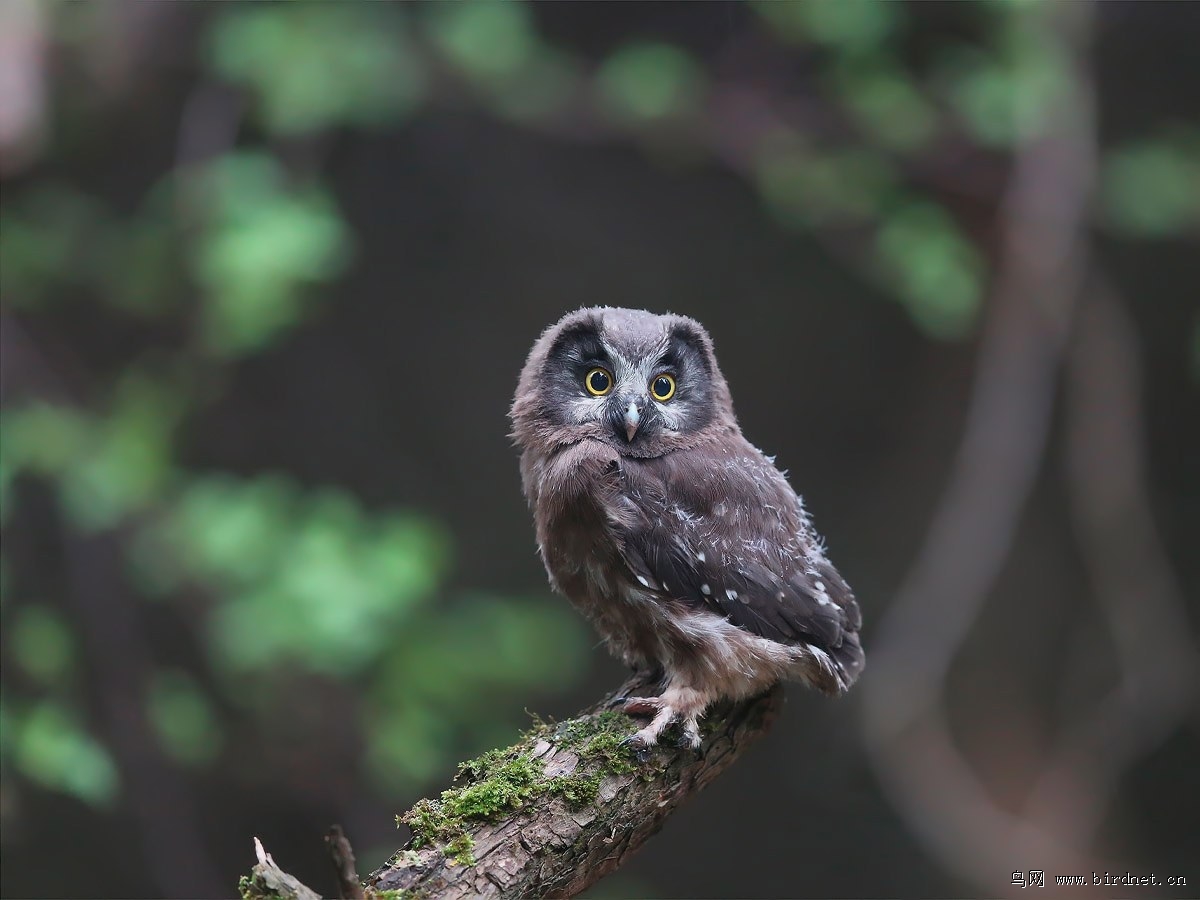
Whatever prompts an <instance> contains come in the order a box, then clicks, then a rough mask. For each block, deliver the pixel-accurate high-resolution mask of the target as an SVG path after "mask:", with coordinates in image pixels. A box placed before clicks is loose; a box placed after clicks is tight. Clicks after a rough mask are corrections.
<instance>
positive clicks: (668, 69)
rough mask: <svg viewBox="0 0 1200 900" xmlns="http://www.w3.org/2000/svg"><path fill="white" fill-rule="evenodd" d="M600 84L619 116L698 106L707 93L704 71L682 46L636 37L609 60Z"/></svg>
mask: <svg viewBox="0 0 1200 900" xmlns="http://www.w3.org/2000/svg"><path fill="white" fill-rule="evenodd" d="M596 88H597V90H598V91H599V93H600V98H601V100H602V101H603V102H604V104H605V105H606V106H607V107H608V108H609V109H610V110H611V111H612V112H613V113H614V114H616V115H617V116H620V117H622V118H630V119H634V120H653V119H660V118H664V117H667V116H675V115H681V114H686V113H689V112H692V111H693V110H695V109H696V108H697V107H698V106H699V105H700V102H701V99H702V97H703V93H704V73H703V71H702V70H701V68H700V66H699V65H698V64H697V63H696V62H695V61H694V60H693V59H692V57H691V56H689V55H688V53H687V52H685V51H684V50H682V49H680V48H679V47H675V46H672V45H670V44H660V43H652V42H647V41H634V42H631V43H628V44H626V45H624V46H623V47H621V48H619V49H618V50H617V51H616V52H614V53H613V54H612V55H611V56H610V57H609V58H608V59H607V60H605V62H604V64H603V65H602V66H601V67H600V71H599V72H598V73H597V75H596Z"/></svg>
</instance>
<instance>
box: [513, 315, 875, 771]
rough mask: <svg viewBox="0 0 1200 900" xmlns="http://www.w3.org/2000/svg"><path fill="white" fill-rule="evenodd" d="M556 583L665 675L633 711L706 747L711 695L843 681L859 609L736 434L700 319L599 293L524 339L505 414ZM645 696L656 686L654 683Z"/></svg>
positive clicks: (603, 630) (652, 732)
mask: <svg viewBox="0 0 1200 900" xmlns="http://www.w3.org/2000/svg"><path fill="white" fill-rule="evenodd" d="M509 415H510V417H511V420H512V425H513V431H512V436H513V439H514V440H515V442H516V443H517V445H518V447H519V448H520V450H521V480H522V484H523V488H524V492H525V497H526V499H527V500H528V502H529V506H530V508H531V510H532V512H533V518H534V525H535V528H536V531H537V544H538V550H539V552H540V554H541V558H542V562H543V563H544V564H545V567H546V571H547V573H548V574H549V576H550V583H551V585H552V587H553V588H554V589H555V590H556V591H558V592H559V593H561V594H564V595H565V596H566V597H567V598H568V599H569V600H570V601H571V602H572V604H574V605H575V606H576V607H577V608H578V609H579V610H580V611H581V612H582V613H583V614H584V615H585V616H587V617H588V618H589V619H590V620H591V621H592V623H593V624H594V626H595V627H596V629H597V631H598V632H599V633H600V635H601V637H602V638H603V640H604V642H605V644H606V645H607V646H608V648H609V650H610V651H611V652H612V653H613V654H614V655H615V656H617V657H618V658H619V659H621V660H622V661H624V662H625V663H626V664H628V665H629V666H631V667H633V668H634V670H635V671H638V672H640V673H643V674H645V675H647V676H648V680H649V682H650V684H651V686H654V685H657V687H658V690H657V696H644V697H636V696H635V697H629V698H627V699H625V700H624V708H625V711H626V712H628V713H629V714H630V715H633V716H637V717H639V718H641V717H645V718H648V719H649V723H648V724H647V725H646V726H645V727H644V728H642V729H641V730H639V731H637V732H636V733H635V734H633V735H631V736H630V743H631V744H632V745H633V746H634V748H635V749H636V750H639V751H645V750H646V749H647V748H649V747H651V746H653V745H654V744H656V743H657V742H658V739H659V737H660V735H661V734H662V732H663V730H664V729H665V728H667V727H668V726H669V725H671V724H673V723H678V724H679V726H680V728H681V743H683V744H685V745H690V746H692V747H699V745H700V730H699V724H698V723H699V719H700V717H701V716H702V715H703V714H704V711H705V710H706V709H707V708H708V707H709V705H710V704H712V703H714V702H716V701H718V700H722V699H734V700H737V699H742V698H746V697H751V696H754V695H755V694H758V693H760V692H762V691H764V690H765V689H767V688H768V687H770V686H771V685H773V684H775V683H776V682H778V681H780V680H782V679H797V680H799V681H802V682H806V683H808V684H809V685H811V686H813V687H815V688H817V689H818V690H821V691H823V692H825V693H826V694H839V693H841V692H843V691H846V690H847V689H848V688H849V687H850V685H851V684H853V683H854V681H855V679H856V678H858V675H859V673H860V672H861V671H862V669H863V663H864V657H863V651H862V645H861V644H860V642H859V635H858V632H859V628H860V626H861V623H862V619H861V615H860V613H859V609H858V604H857V603H856V602H855V599H854V595H853V594H852V593H851V591H850V588H849V586H848V585H847V584H846V582H845V581H844V580H843V579H842V577H841V576H840V575H839V574H838V572H837V570H836V569H835V568H834V567H833V565H832V564H831V563H830V562H829V560H828V559H827V558H826V556H825V550H824V547H823V546H822V542H821V539H820V537H818V535H817V534H816V532H815V531H814V530H813V527H812V524H811V523H810V521H809V517H808V514H807V513H806V512H805V509H804V504H803V503H802V501H801V499H800V498H799V497H798V496H797V495H796V493H795V492H794V491H793V490H792V488H791V487H790V486H789V484H788V482H787V480H786V478H785V477H784V475H783V473H781V472H780V471H779V470H778V469H777V468H776V467H775V465H774V461H773V459H772V458H771V457H768V456H765V455H764V454H763V453H762V451H760V450H759V449H758V448H756V447H755V446H754V445H752V444H751V443H750V442H749V441H747V440H746V438H745V437H743V436H742V432H741V429H740V428H739V427H738V423H737V419H736V418H735V417H734V413H733V401H732V399H731V397H730V394H729V388H728V387H727V385H726V383H725V378H724V376H723V375H722V374H721V370H720V368H718V366H717V360H716V357H715V355H714V353H713V344H712V340H711V339H710V338H709V336H708V333H707V332H706V331H705V330H704V328H703V327H702V326H701V325H700V323H698V322H696V321H694V320H693V319H689V318H686V317H684V316H677V315H655V314H653V313H649V312H644V311H641V310H630V309H616V308H611V307H597V308H592V309H580V310H577V311H575V312H573V313H570V314H568V315H567V316H565V317H564V318H563V319H562V320H560V321H559V322H558V323H556V324H555V325H552V326H551V327H550V328H548V329H547V330H546V331H545V332H544V333H543V334H542V335H541V337H540V338H538V340H537V342H536V343H535V344H534V345H533V349H532V350H531V351H530V354H529V358H528V360H527V361H526V363H525V367H524V369H523V371H522V372H521V377H520V381H519V383H518V385H517V392H516V397H515V399H514V400H513V404H512V408H511V410H510V413H509ZM646 693H647V694H654V693H655V691H653V690H650V691H647V692H646Z"/></svg>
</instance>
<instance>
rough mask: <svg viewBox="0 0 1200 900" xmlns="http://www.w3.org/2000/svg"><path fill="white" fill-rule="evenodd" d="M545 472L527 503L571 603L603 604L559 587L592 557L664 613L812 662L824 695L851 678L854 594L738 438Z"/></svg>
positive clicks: (771, 471) (858, 655)
mask: <svg viewBox="0 0 1200 900" xmlns="http://www.w3.org/2000/svg"><path fill="white" fill-rule="evenodd" d="M547 462H549V461H547ZM549 467H550V470H549V471H544V472H542V473H540V474H541V475H542V477H541V478H538V479H536V480H537V481H539V482H541V486H542V490H540V491H539V492H538V493H539V494H540V495H541V498H540V500H539V499H538V498H537V497H534V496H531V498H530V499H531V500H533V501H534V505H535V508H536V509H537V518H538V531H539V540H540V542H541V543H542V545H543V556H544V558H545V561H546V564H547V568H548V569H550V570H551V575H552V576H554V577H555V579H556V581H559V582H560V585H561V587H562V589H563V590H564V592H565V593H567V594H568V595H569V596H571V595H572V594H574V593H577V592H578V591H580V590H588V591H590V592H591V594H592V595H593V597H592V601H593V603H594V602H595V600H598V599H601V598H597V597H595V596H594V595H595V593H596V590H597V586H596V585H595V584H594V583H593V584H591V585H590V586H589V585H584V583H583V582H582V581H577V583H576V586H575V589H574V590H573V589H572V585H570V584H568V583H564V580H563V578H562V574H563V573H564V572H570V571H577V572H581V570H582V569H584V568H586V565H585V563H584V560H583V559H582V558H581V554H582V555H589V554H590V558H591V560H592V564H593V565H603V566H605V567H612V568H614V569H616V570H617V571H615V572H612V575H613V576H614V579H613V580H614V581H617V582H624V583H625V584H626V585H628V586H630V587H634V589H635V590H640V591H641V592H642V593H643V595H646V596H650V597H653V598H655V599H656V600H657V601H658V602H659V603H660V604H661V605H662V606H664V607H666V608H668V609H676V610H679V611H680V612H684V613H688V614H693V615H701V616H703V615H705V614H707V615H712V616H714V617H717V618H719V619H721V620H724V621H725V622H728V623H729V624H731V625H734V626H736V627H737V628H738V629H741V630H743V631H745V632H748V633H750V634H753V635H757V636H759V637H761V638H764V639H766V640H768V641H772V642H775V643H777V644H780V645H783V646H785V647H790V648H795V650H796V651H797V652H801V651H802V652H804V653H807V654H808V656H809V657H810V658H818V659H820V662H821V666H818V667H817V673H818V677H817V678H816V683H817V686H818V687H821V688H822V689H823V690H825V691H827V692H829V693H837V692H839V691H842V690H845V689H846V688H848V687H849V686H850V685H851V684H852V683H853V682H854V680H855V679H856V678H857V677H858V675H859V673H860V672H861V670H862V668H863V662H864V657H863V652H862V646H861V644H860V643H859V637H858V631H859V628H860V627H861V624H862V619H861V615H860V613H859V608H858V604H857V602H856V601H855V599H854V595H853V593H852V592H851V590H850V588H849V586H848V585H847V584H846V582H845V581H844V580H843V579H842V577H841V575H839V574H838V572H837V570H836V569H835V568H834V567H833V565H832V564H831V563H830V562H829V560H828V559H826V557H825V553H824V550H823V549H822V547H821V543H820V539H819V537H818V536H817V535H816V533H815V532H814V531H813V529H812V526H811V525H810V523H809V521H808V517H807V515H806V514H805V512H804V508H803V505H802V503H801V501H800V499H799V497H797V496H796V494H795V493H794V492H793V491H792V489H791V487H790V486H789V485H788V483H787V480H786V479H785V478H784V477H783V475H782V474H781V473H780V472H779V471H778V470H777V469H776V468H775V467H774V465H773V464H772V462H771V461H770V460H768V459H767V458H766V457H764V456H763V455H762V454H761V453H760V452H759V451H758V450H757V449H755V448H754V447H753V446H751V445H750V444H749V443H748V442H746V441H745V439H744V438H742V437H741V436H740V435H725V436H723V437H721V439H719V440H714V441H712V442H711V443H709V444H707V445H704V446H701V447H697V448H695V449H692V450H689V451H687V452H678V453H668V454H665V455H663V456H661V457H656V458H652V459H630V458H628V457H619V456H617V455H616V454H615V453H614V452H613V451H612V450H611V448H607V447H603V446H602V445H599V444H596V443H594V442H584V443H583V444H580V445H577V446H576V447H572V448H570V449H568V450H567V451H564V453H563V454H560V455H559V457H558V458H557V459H555V460H554V461H553V462H549ZM529 474H531V473H529ZM548 482H553V483H554V489H553V490H551V491H549V494H547V491H546V490H545V488H546V487H549V486H550V485H549V484H548ZM528 483H529V482H528V481H527V484H528ZM549 497H554V498H555V499H554V501H553V503H552V504H550V503H548V502H547V501H548V500H549ZM560 526H565V527H560ZM585 535H587V536H588V538H587V539H584V538H585ZM584 544H590V547H588V548H587V549H584V546H583V545H584ZM601 545H607V546H601ZM555 569H558V570H560V571H558V572H556V571H555ZM621 589H622V588H621V587H620V586H619V585H618V584H613V585H612V586H611V587H610V588H609V590H610V591H613V592H615V591H619V590H621ZM571 599H573V600H577V601H578V599H579V598H577V597H575V596H571ZM611 599H613V600H615V599H616V598H615V597H614V598H611ZM664 611H667V610H664ZM716 624H718V622H717V621H716V619H714V625H716Z"/></svg>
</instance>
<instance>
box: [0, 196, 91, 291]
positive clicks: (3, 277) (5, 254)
mask: <svg viewBox="0 0 1200 900" xmlns="http://www.w3.org/2000/svg"><path fill="white" fill-rule="evenodd" d="M5 199H6V206H9V208H8V209H5V210H4V211H3V212H2V213H0V259H3V260H4V264H3V265H0V294H2V295H3V296H4V299H5V301H6V302H7V303H11V304H12V305H13V306H15V307H18V308H20V307H35V306H37V305H39V304H41V303H42V302H43V301H44V300H45V299H46V298H47V297H49V296H50V295H51V294H52V292H53V290H54V289H55V288H57V287H60V286H62V285H82V284H87V283H88V282H89V280H90V278H91V276H92V274H93V273H94V271H95V270H96V268H97V266H98V264H99V262H100V259H99V258H98V256H97V253H96V252H95V246H96V243H97V241H96V238H97V236H98V235H101V234H103V233H104V229H105V226H106V225H107V216H106V215H105V213H104V211H103V209H102V208H101V206H100V204H99V203H98V202H97V201H96V200H95V199H94V198H92V197H89V196H87V195H86V194H83V193H81V192H79V191H77V190H75V189H73V188H70V187H67V186H65V185H60V184H55V183H50V184H45V185H42V186H40V187H38V188H35V189H33V190H31V191H30V192H28V193H27V194H24V195H20V196H19V197H18V199H17V201H16V202H15V203H13V204H12V205H11V206H10V205H9V204H8V202H7V200H8V198H7V197H6V198H5Z"/></svg>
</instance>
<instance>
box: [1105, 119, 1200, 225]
mask: <svg viewBox="0 0 1200 900" xmlns="http://www.w3.org/2000/svg"><path fill="white" fill-rule="evenodd" d="M1197 147H1200V141H1197V142H1195V143H1193V144H1192V146H1190V147H1189V146H1188V145H1187V143H1185V142H1184V141H1182V140H1172V139H1171V138H1168V137H1162V138H1155V139H1146V140H1142V141H1137V142H1135V143H1130V144H1126V145H1124V146H1121V147H1118V148H1116V149H1114V150H1110V151H1109V152H1108V153H1107V154H1105V156H1104V160H1103V165H1102V167H1101V173H1100V198H1101V206H1102V209H1103V212H1104V218H1105V221H1106V222H1107V224H1108V225H1109V226H1110V227H1111V228H1112V229H1113V230H1114V231H1117V232H1119V233H1121V234H1124V235H1127V236H1131V237H1144V238H1157V237H1167V236H1170V235H1173V234H1178V233H1180V232H1182V231H1185V230H1187V229H1188V228H1190V227H1195V226H1196V225H1197V224H1200V152H1198V151H1197Z"/></svg>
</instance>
